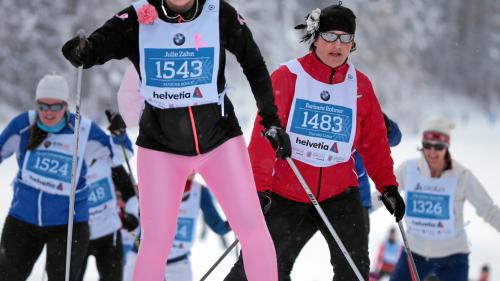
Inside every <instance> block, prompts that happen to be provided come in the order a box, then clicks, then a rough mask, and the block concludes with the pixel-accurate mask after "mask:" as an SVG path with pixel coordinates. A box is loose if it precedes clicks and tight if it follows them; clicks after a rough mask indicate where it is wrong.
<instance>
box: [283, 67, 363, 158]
mask: <svg viewBox="0 0 500 281" xmlns="http://www.w3.org/2000/svg"><path fill="white" fill-rule="evenodd" d="M286 66H287V67H288V69H289V70H290V72H292V73H294V74H296V75H297V81H296V82H295V94H294V98H293V102H292V107H291V110H290V115H289V116H288V123H287V127H286V131H287V132H288V134H289V135H290V140H291V142H292V158H293V159H296V160H299V161H301V162H304V163H307V164H309V165H312V166H315V167H329V166H333V165H336V164H339V163H344V162H347V161H348V160H349V158H350V157H351V153H352V147H353V143H354V137H355V134H356V109H357V82H356V70H355V68H354V66H353V65H352V64H350V63H349V70H348V71H347V75H346V79H345V80H344V82H342V83H338V84H333V85H332V84H326V83H323V82H320V81H317V80H316V79H314V78H313V77H311V76H310V75H309V74H308V73H307V72H306V71H305V70H304V69H303V68H302V66H301V65H300V63H299V62H298V61H297V60H293V61H290V62H288V63H287V64H286Z"/></svg>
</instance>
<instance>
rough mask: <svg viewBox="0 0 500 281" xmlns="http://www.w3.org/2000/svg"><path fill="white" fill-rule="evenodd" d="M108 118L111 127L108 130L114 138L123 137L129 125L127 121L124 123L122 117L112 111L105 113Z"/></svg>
mask: <svg viewBox="0 0 500 281" xmlns="http://www.w3.org/2000/svg"><path fill="white" fill-rule="evenodd" d="M105 113H106V117H108V121H109V126H108V130H109V131H110V132H111V134H112V135H113V136H121V135H123V134H125V129H126V128H127V125H126V124H125V121H123V118H122V116H121V115H120V113H118V112H114V111H111V110H109V109H106V111H105Z"/></svg>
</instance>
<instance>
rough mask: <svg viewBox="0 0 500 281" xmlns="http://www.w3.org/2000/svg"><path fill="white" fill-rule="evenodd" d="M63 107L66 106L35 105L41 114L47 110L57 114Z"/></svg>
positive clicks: (61, 104) (63, 104) (61, 103)
mask: <svg viewBox="0 0 500 281" xmlns="http://www.w3.org/2000/svg"><path fill="white" fill-rule="evenodd" d="M65 105H66V104H65V103H64V102H60V103H53V104H48V103H43V102H39V103H37V104H36V106H37V108H38V110H40V111H43V112H47V111H48V110H50V111H52V112H59V111H61V110H62V109H63V108H64V106H65Z"/></svg>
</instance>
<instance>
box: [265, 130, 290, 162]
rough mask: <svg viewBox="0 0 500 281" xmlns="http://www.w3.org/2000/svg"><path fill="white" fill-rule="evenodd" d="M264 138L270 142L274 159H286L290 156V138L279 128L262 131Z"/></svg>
mask: <svg viewBox="0 0 500 281" xmlns="http://www.w3.org/2000/svg"><path fill="white" fill-rule="evenodd" d="M263 133H264V136H265V137H266V138H267V139H268V140H269V141H270V142H271V145H272V146H273V149H274V151H276V157H277V158H281V159H286V158H288V157H290V156H291V155H292V144H291V143H290V137H289V136H288V134H287V133H286V132H285V130H284V129H283V128H281V127H277V126H271V127H269V128H267V129H265V130H264V132H263Z"/></svg>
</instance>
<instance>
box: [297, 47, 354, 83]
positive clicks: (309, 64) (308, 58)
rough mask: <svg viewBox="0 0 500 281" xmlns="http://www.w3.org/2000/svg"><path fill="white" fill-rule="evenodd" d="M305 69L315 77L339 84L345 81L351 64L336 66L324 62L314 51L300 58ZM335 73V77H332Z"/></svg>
mask: <svg viewBox="0 0 500 281" xmlns="http://www.w3.org/2000/svg"><path fill="white" fill-rule="evenodd" d="M299 62H300V64H301V65H302V67H303V68H304V70H305V71H306V72H307V73H309V75H311V76H312V77H313V78H314V79H316V80H318V81H321V82H323V83H327V84H337V83H341V82H343V81H344V79H345V76H346V74H347V70H348V69H349V64H347V63H344V64H342V65H340V66H338V67H336V68H332V67H330V66H328V65H326V64H324V63H323V62H322V61H321V60H320V59H319V58H318V56H317V55H316V54H315V53H314V52H312V51H311V52H309V53H308V54H307V55H305V56H303V57H301V58H299ZM332 73H333V77H332Z"/></svg>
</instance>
